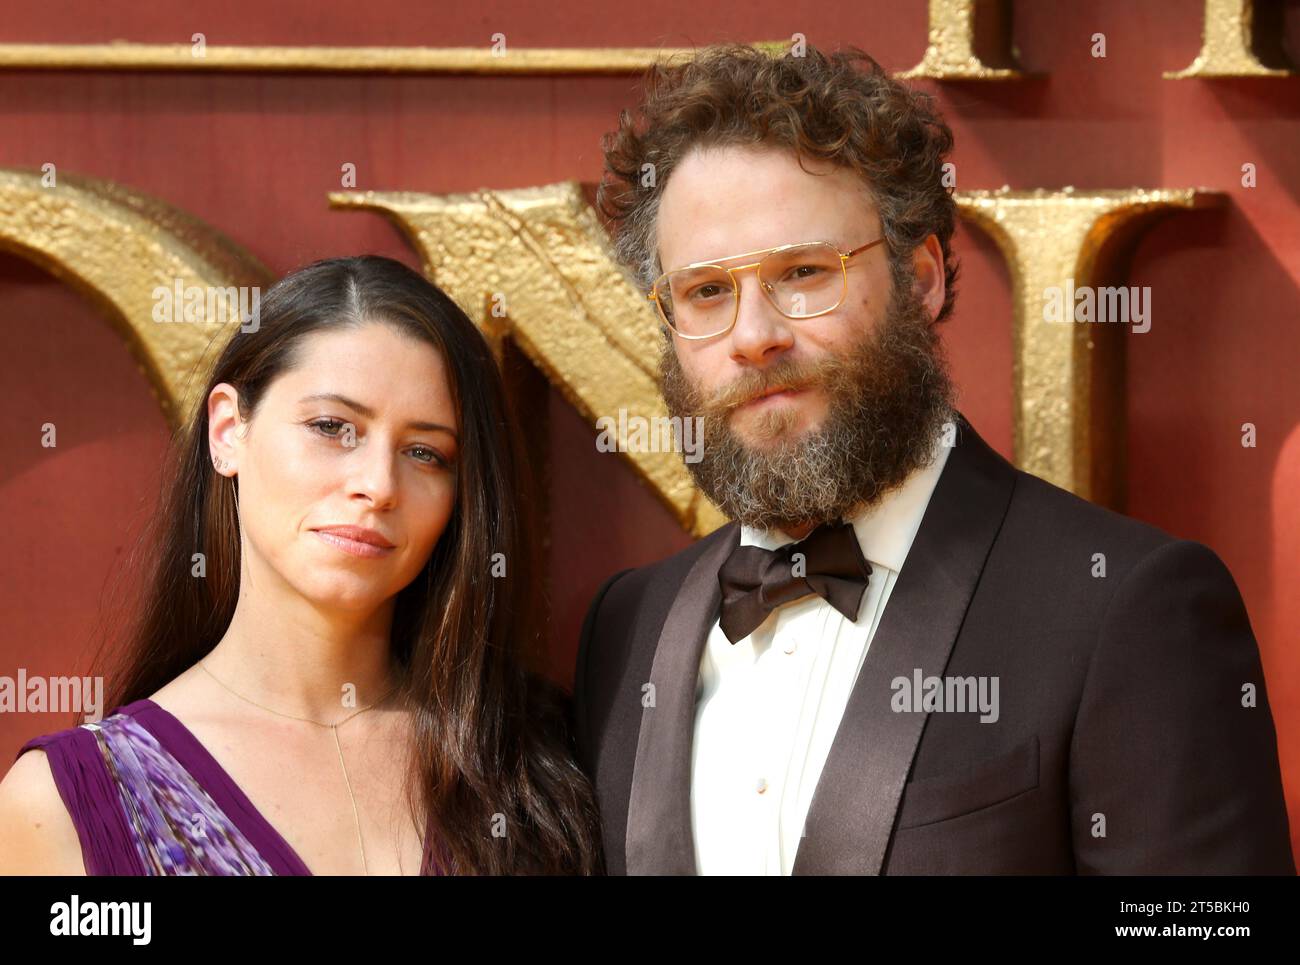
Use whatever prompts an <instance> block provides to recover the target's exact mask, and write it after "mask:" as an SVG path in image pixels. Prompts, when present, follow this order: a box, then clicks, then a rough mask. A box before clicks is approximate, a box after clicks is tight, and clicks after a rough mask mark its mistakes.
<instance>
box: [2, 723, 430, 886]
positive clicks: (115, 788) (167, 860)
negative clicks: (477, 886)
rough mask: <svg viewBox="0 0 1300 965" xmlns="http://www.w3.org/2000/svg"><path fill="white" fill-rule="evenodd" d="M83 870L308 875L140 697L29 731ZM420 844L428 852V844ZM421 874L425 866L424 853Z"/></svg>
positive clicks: (226, 781) (191, 743)
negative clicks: (50, 728) (47, 729)
mask: <svg viewBox="0 0 1300 965" xmlns="http://www.w3.org/2000/svg"><path fill="white" fill-rule="evenodd" d="M32 748H40V749H41V750H43V751H45V753H46V755H47V757H48V758H49V762H50V770H51V771H52V773H53V775H54V782H55V784H56V785H57V786H58V789H59V795H60V796H61V797H62V798H63V803H64V805H65V806H66V807H67V809H68V813H69V814H70V815H71V816H72V823H73V825H75V827H76V829H77V837H78V838H79V839H80V841H81V854H82V858H83V860H84V862H85V866H86V873H87V874H88V875H310V874H311V871H310V870H309V869H308V868H307V865H306V864H304V863H303V860H302V858H300V857H299V856H298V854H297V852H295V851H294V850H293V848H292V847H290V846H289V843H288V842H287V841H285V840H284V838H283V837H281V836H280V834H279V832H277V831H276V830H275V829H274V828H273V827H272V826H271V824H270V823H269V822H268V821H267V820H266V819H265V818H264V817H262V815H261V814H260V813H259V812H258V810H257V809H256V808H255V807H253V805H252V803H251V802H250V801H249V800H248V798H247V797H246V796H245V795H244V792H243V791H241V790H240V789H239V786H238V785H237V784H236V783H235V782H234V781H233V780H232V779H231V778H230V775H228V774H227V773H226V772H225V771H224V770H223V769H222V767H221V765H220V764H218V763H217V761H216V759H215V758H214V757H213V756H212V755H211V754H209V753H208V751H207V748H205V747H204V746H203V745H202V744H201V743H199V741H198V739H197V738H196V737H195V736H194V735H193V734H192V733H190V731H189V729H188V728H186V727H185V725H184V724H182V723H181V722H180V721H179V720H177V719H176V718H175V717H174V716H172V715H171V714H170V713H168V712H167V711H166V710H164V709H163V708H162V707H160V706H158V705H157V704H155V703H154V702H153V701H152V700H149V699H148V698H146V699H144V700H137V701H135V702H133V703H130V704H126V705H124V706H122V707H119V708H117V710H115V711H114V712H113V713H112V714H110V715H109V716H107V717H105V718H104V719H103V720H101V721H99V722H97V723H86V724H81V725H80V726H78V727H71V728H68V729H67V730H61V731H56V732H55V733H52V734H45V735H43V736H41V737H35V738H33V739H32V740H30V741H28V742H27V743H26V744H24V745H23V747H22V749H21V750H19V752H18V754H19V756H21V755H22V754H23V753H24V752H26V751H29V750H31V749H32ZM426 851H427V849H426ZM424 864H425V869H424V871H423V873H425V874H429V873H436V872H431V871H430V870H429V869H430V862H429V860H428V855H427V854H426V860H425V863H424Z"/></svg>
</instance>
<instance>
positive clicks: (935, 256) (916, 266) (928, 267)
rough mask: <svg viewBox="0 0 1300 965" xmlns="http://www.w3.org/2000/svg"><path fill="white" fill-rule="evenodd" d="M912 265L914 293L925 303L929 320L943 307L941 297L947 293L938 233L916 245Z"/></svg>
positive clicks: (937, 314)
mask: <svg viewBox="0 0 1300 965" xmlns="http://www.w3.org/2000/svg"><path fill="white" fill-rule="evenodd" d="M912 265H913V270H914V273H915V275H916V293H917V294H918V295H919V296H920V297H921V301H922V302H924V303H925V307H926V309H927V310H928V311H929V313H930V320H931V321H933V320H934V319H936V318H938V316H939V311H940V310H941V309H942V308H943V299H944V296H945V295H946V294H947V283H946V281H945V278H944V270H943V246H942V245H940V244H939V237H938V235H935V234H933V233H932V234H931V235H930V236H929V237H928V238H926V239H925V241H924V243H922V244H920V245H917V246H916V250H915V251H914V252H913V253H912Z"/></svg>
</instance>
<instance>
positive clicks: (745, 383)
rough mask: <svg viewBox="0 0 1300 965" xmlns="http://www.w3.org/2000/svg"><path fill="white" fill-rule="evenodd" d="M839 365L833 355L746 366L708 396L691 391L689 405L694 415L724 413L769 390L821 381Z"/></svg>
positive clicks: (816, 383)
mask: <svg viewBox="0 0 1300 965" xmlns="http://www.w3.org/2000/svg"><path fill="white" fill-rule="evenodd" d="M838 364H839V360H838V359H836V358H834V357H828V358H825V359H820V360H817V361H813V362H804V361H798V360H795V359H782V360H781V361H780V362H777V363H776V364H775V365H773V366H772V367H771V368H767V369H749V370H747V371H745V372H743V373H742V374H741V375H739V376H737V377H736V378H734V379H732V380H731V381H730V382H729V383H727V384H726V385H724V386H722V387H721V388H719V389H716V390H714V391H713V392H711V393H709V394H707V395H704V394H701V393H700V392H699V391H698V390H695V391H693V392H692V393H691V396H692V397H691V400H690V401H691V407H692V408H693V409H694V410H695V414H696V415H726V414H728V413H730V412H731V411H732V410H733V409H736V408H738V407H739V406H742V405H744V404H745V403H746V402H748V401H749V400H750V399H752V398H754V397H755V396H756V395H760V394H762V393H764V392H768V391H770V390H774V389H806V388H808V387H809V386H813V385H818V384H821V383H823V382H825V381H826V380H827V377H828V376H829V375H830V373H831V372H832V371H834V370H835V368H836V366H837V365H838Z"/></svg>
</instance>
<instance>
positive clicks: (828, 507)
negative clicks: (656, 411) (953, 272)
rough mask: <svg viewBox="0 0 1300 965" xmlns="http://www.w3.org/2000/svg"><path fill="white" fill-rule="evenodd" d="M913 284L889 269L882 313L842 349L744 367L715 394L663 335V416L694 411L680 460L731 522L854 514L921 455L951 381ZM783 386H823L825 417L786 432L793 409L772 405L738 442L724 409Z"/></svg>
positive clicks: (762, 524)
mask: <svg viewBox="0 0 1300 965" xmlns="http://www.w3.org/2000/svg"><path fill="white" fill-rule="evenodd" d="M912 282H913V279H912V277H911V276H910V274H908V275H905V276H903V277H901V278H900V277H897V276H896V277H895V280H894V284H893V294H892V296H891V298H890V303H889V306H888V308H887V309H886V313H885V318H884V321H883V322H882V323H881V324H880V325H879V326H877V328H876V330H875V331H874V332H871V333H868V335H867V336H866V337H864V338H863V340H862V341H861V342H860V343H859V344H858V345H857V346H856V347H855V349H854V350H853V352H852V353H850V354H849V355H848V356H830V357H827V358H825V359H821V360H819V361H817V362H813V363H805V362H796V361H794V360H791V359H788V358H787V359H783V360H782V361H780V362H778V363H776V364H774V365H773V366H771V367H770V368H767V369H762V370H759V369H749V370H747V371H746V372H745V373H744V375H742V376H741V377H740V378H738V379H736V380H734V381H733V382H732V383H730V384H729V385H727V386H725V387H724V388H723V389H722V390H720V391H718V392H716V393H714V394H713V395H712V396H705V395H704V394H703V393H701V392H700V391H699V390H698V389H697V388H696V386H695V385H693V384H692V383H691V382H690V380H689V379H688V378H687V376H686V374H685V372H684V371H683V370H682V368H681V363H680V362H679V361H678V358H677V352H676V350H675V349H674V347H673V345H672V343H671V341H669V342H666V343H665V344H664V346H663V351H662V352H661V354H660V358H659V375H660V383H661V389H662V392H663V396H664V401H665V402H666V403H667V406H668V411H669V414H670V415H672V416H677V417H681V418H687V417H700V418H702V419H703V423H702V428H703V436H702V437H701V438H702V440H703V441H704V445H703V447H702V451H701V452H700V456H699V459H698V461H696V462H690V461H688V462H686V466H687V468H688V469H689V471H690V473H691V476H692V477H693V478H694V480H695V484H696V485H697V486H698V487H699V488H700V490H701V491H702V492H703V493H704V494H705V495H706V496H707V497H708V498H709V499H710V500H712V501H713V503H714V505H716V506H717V507H718V509H719V510H721V511H722V512H723V513H724V514H726V516H727V517H728V518H730V519H733V520H735V521H736V522H738V523H741V524H742V525H745V526H750V527H752V528H755V529H760V530H769V529H772V528H773V527H780V528H781V529H795V528H797V527H798V526H800V525H801V524H804V523H812V524H819V523H824V522H835V521H838V520H840V519H847V518H851V517H852V516H854V515H856V514H857V513H859V512H861V511H862V510H864V509H867V508H869V507H871V506H873V505H875V504H876V503H878V502H879V501H880V499H881V497H882V496H884V495H885V493H887V492H889V491H890V490H892V489H895V488H896V487H898V486H900V485H901V484H902V483H903V481H904V480H905V479H907V477H908V476H909V475H910V474H911V473H912V472H913V471H915V470H916V469H919V468H922V467H924V466H926V465H928V464H929V463H930V460H931V459H932V458H933V456H934V451H935V450H934V447H935V443H936V437H937V434H938V433H939V431H940V430H941V428H942V426H943V425H944V424H945V423H946V422H948V421H950V420H951V419H952V418H953V415H952V397H953V387H952V382H951V379H950V378H949V375H948V370H947V364H946V361H945V359H944V356H943V349H942V344H941V343H940V340H939V336H938V333H937V332H936V331H935V327H934V325H933V324H932V322H931V318H930V315H929V312H928V311H927V310H926V308H925V305H924V303H923V302H922V301H921V299H920V296H919V295H918V294H917V293H916V291H915V289H914V288H913V287H912ZM795 324H798V322H795ZM781 385H793V386H796V387H811V386H820V387H821V389H822V391H823V392H825V394H826V398H827V401H828V407H827V415H826V419H825V421H824V423H823V424H822V425H821V426H820V427H818V428H817V429H814V430H811V431H808V432H805V433H802V434H799V435H792V433H791V426H792V424H793V422H794V420H795V419H796V418H797V415H796V413H794V412H792V411H791V410H790V409H789V407H785V406H779V407H774V408H773V409H772V410H771V411H768V412H764V413H762V415H761V417H760V418H758V419H751V420H750V425H751V430H752V432H751V434H752V435H755V436H757V437H758V438H759V439H761V440H762V441H763V442H764V443H766V444H765V445H759V446H751V445H748V444H746V443H745V442H744V441H742V440H741V438H740V436H739V435H737V433H736V432H735V431H734V430H733V429H732V427H731V416H732V413H733V412H734V411H735V409H736V407H738V406H739V405H741V404H743V403H744V402H746V401H748V400H749V399H751V398H752V397H753V396H754V395H755V394H756V393H759V392H761V391H763V390H764V389H766V388H768V387H776V386H781Z"/></svg>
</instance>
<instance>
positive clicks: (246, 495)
mask: <svg viewBox="0 0 1300 965" xmlns="http://www.w3.org/2000/svg"><path fill="white" fill-rule="evenodd" d="M508 409H509V407H508V404H507V399H506V395H505V392H504V389H503V385H502V380H501V377H500V374H499V371H498V368H497V365H496V360H495V359H494V357H493V355H492V353H491V351H490V348H489V346H488V344H487V342H486V341H485V340H484V338H483V336H482V335H481V334H480V333H479V331H478V330H477V329H476V328H475V327H474V325H473V323H472V322H471V321H470V320H469V318H468V317H466V315H465V314H464V312H462V311H461V310H460V309H459V308H458V307H457V306H456V305H455V303H454V302H452V301H451V299H449V298H448V297H447V296H446V295H445V294H444V293H443V292H441V291H440V290H439V289H438V288H437V287H436V286H434V285H432V284H431V283H430V282H428V281H427V280H426V279H425V278H423V277H422V276H421V275H419V274H418V273H416V272H414V271H412V270H410V269H409V268H407V267H405V266H403V265H401V264H400V263H398V262H396V261H392V260H391V259H386V258H378V257H360V258H343V259H335V260H329V261H322V262H318V263H316V264H313V265H310V266H308V267H306V268H303V269H301V270H299V271H297V272H294V273H293V274H291V275H289V276H287V277H286V278H284V279H283V280H281V281H280V282H279V283H278V284H276V285H274V286H273V287H271V288H270V289H269V290H268V291H267V293H266V297H265V298H264V300H263V302H262V306H261V316H260V322H259V325H258V326H257V327H256V330H250V331H244V330H242V329H241V330H240V331H237V332H235V333H234V334H233V335H232V337H231V338H230V340H229V342H228V343H227V344H226V345H225V347H224V349H223V351H222V352H221V354H220V357H219V358H218V359H217V361H216V364H215V366H214V368H213V371H212V373H211V376H210V378H209V379H208V381H207V384H206V388H205V391H204V392H203V394H202V397H201V399H200V402H199V405H198V408H197V411H196V412H195V413H194V414H193V417H192V418H191V419H190V421H189V424H188V426H187V428H186V430H185V431H184V432H183V433H182V434H181V435H180V436H179V444H178V445H177V446H176V447H175V449H174V452H175V462H174V465H173V467H172V474H171V476H170V477H169V483H168V484H167V486H166V487H165V491H164V497H163V498H164V505H163V507H162V509H161V511H160V512H159V513H158V515H157V517H156V519H155V526H154V530H153V532H152V538H150V539H148V540H147V541H146V543H145V544H144V545H146V546H148V547H149V548H150V549H149V551H148V552H149V557H148V565H149V572H150V576H149V578H148V580H147V582H146V583H145V587H146V590H145V598H144V600H143V605H142V606H140V607H139V608H137V610H136V612H135V614H134V619H135V622H134V623H133V624H132V625H131V629H130V632H129V633H128V634H127V636H126V638H125V642H126V647H125V649H124V650H123V652H121V653H120V654H118V655H117V657H116V662H114V663H112V664H111V665H110V666H111V667H112V668H113V669H111V670H110V671H109V672H108V673H107V674H106V676H107V691H108V692H107V697H108V699H107V701H106V706H108V707H112V708H115V710H114V712H112V713H110V714H109V715H108V716H107V717H105V718H104V719H103V720H101V721H97V722H88V723H85V724H82V725H80V726H77V727H73V728H70V729H68V730H64V731H60V732H58V733H54V734H47V735H45V736H43V737H39V738H36V739H34V740H32V741H29V742H28V743H27V744H26V745H25V746H24V747H23V751H22V752H20V758H19V760H18V761H17V763H15V765H14V767H13V768H12V769H11V771H10V773H9V775H8V776H7V777H6V779H5V781H4V783H3V784H2V785H0V829H2V831H0V833H2V836H3V837H4V839H5V842H6V847H5V849H4V853H3V854H0V871H3V872H7V873H70V874H80V873H82V872H83V871H84V872H85V873H88V874H402V873H405V874H416V873H423V874H502V873H505V874H509V873H542V874H548V873H560V874H564V873H592V872H594V871H597V870H598V869H599V863H600V858H599V844H598V840H599V839H598V832H597V820H596V815H595V808H594V805H593V803H592V797H591V791H590V787H589V784H588V782H587V780H586V779H585V777H584V776H583V774H582V773H581V771H580V770H579V769H578V767H577V766H576V765H575V764H574V762H573V759H572V757H571V754H570V746H571V745H570V743H569V739H568V737H567V729H566V726H565V723H566V714H565V712H564V704H563V700H562V694H561V693H560V691H559V690H558V688H556V687H555V686H554V685H552V684H549V683H547V682H545V681H544V680H543V679H542V678H541V677H540V676H536V675H534V674H532V673H530V672H529V671H528V670H527V669H526V662H527V660H528V658H529V657H530V656H531V655H532V654H533V653H534V652H535V645H536V643H537V641H538V639H539V627H538V618H537V615H536V611H535V610H534V609H533V606H532V600H533V597H532V592H533V588H534V586H535V584H534V582H533V576H534V573H533V569H534V567H533V559H532V555H533V549H534V547H533V543H532V540H531V537H532V535H533V533H534V526H533V523H532V521H531V520H530V519H529V518H527V516H526V513H527V509H528V505H529V504H528V501H527V500H526V499H524V498H521V485H522V483H521V476H522V474H523V466H522V465H521V463H520V448H521V447H520V446H519V440H518V436H517V432H518V430H517V428H516V427H514V426H513V425H512V423H511V421H510V418H509V416H508ZM28 751H35V753H23V752H28Z"/></svg>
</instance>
